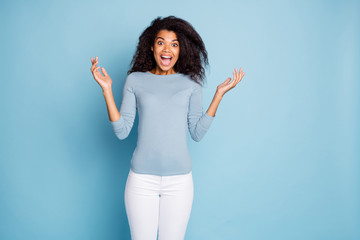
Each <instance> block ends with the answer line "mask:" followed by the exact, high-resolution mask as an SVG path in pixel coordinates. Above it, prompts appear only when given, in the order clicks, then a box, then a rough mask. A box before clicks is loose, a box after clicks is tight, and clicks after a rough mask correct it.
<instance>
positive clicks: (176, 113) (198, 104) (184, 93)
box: [110, 72, 214, 176]
mask: <svg viewBox="0 0 360 240" xmlns="http://www.w3.org/2000/svg"><path fill="white" fill-rule="evenodd" d="M136 110H137V111H138V114H139V126H138V139H137V145H136V148H135V150H134V153H133V155H132V159H131V170H133V171H134V172H136V173H143V174H153V175H159V176H169V175H176V174H186V173H189V172H190V171H191V169H192V165H191V157H190V154H189V151H188V146H187V129H189V132H190V136H191V138H192V139H193V140H195V141H197V142H198V141H200V140H201V139H202V138H203V137H204V135H205V133H206V132H207V130H208V129H209V127H210V125H211V123H212V121H213V119H214V117H212V116H210V115H208V114H207V113H206V112H205V113H203V107H202V87H201V86H200V85H199V84H198V83H196V82H194V81H193V80H191V79H190V77H189V76H187V75H184V74H181V73H175V74H170V75H156V74H152V73H150V72H133V73H131V74H129V75H128V77H127V79H126V82H125V85H124V89H123V96H122V102H121V107H120V115H121V116H120V118H119V119H118V120H117V121H115V122H111V121H110V123H111V125H112V128H113V130H114V133H115V135H116V136H117V137H118V138H119V139H120V140H123V139H125V138H126V137H127V136H128V135H129V133H130V131H131V129H132V126H133V123H134V119H135V115H136Z"/></svg>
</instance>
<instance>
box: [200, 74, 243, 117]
mask: <svg viewBox="0 0 360 240" xmlns="http://www.w3.org/2000/svg"><path fill="white" fill-rule="evenodd" d="M233 75H234V78H233V81H232V82H231V83H229V82H230V80H231V78H230V77H229V78H228V79H226V80H225V82H223V83H222V84H220V85H219V86H217V89H216V92H215V95H214V98H213V100H212V101H211V104H210V106H209V108H208V110H207V111H206V112H207V113H208V114H209V115H210V116H212V117H215V113H216V110H217V108H218V106H219V103H220V101H221V100H222V98H223V96H224V94H225V93H226V92H227V91H229V90H230V89H232V88H234V87H235V86H236V84H238V83H239V82H240V81H241V79H242V78H243V77H244V75H245V73H243V72H242V68H240V72H238V70H237V69H236V68H235V71H234V72H233Z"/></svg>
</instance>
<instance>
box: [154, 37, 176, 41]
mask: <svg viewBox="0 0 360 240" xmlns="http://www.w3.org/2000/svg"><path fill="white" fill-rule="evenodd" d="M158 38H161V39H162V40H164V41H165V39H164V38H162V37H157V38H155V40H157V39H158ZM174 41H177V39H173V40H172V42H174Z"/></svg>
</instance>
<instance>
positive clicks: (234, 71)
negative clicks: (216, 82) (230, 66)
mask: <svg viewBox="0 0 360 240" xmlns="http://www.w3.org/2000/svg"><path fill="white" fill-rule="evenodd" d="M233 75H234V80H233V81H232V83H234V82H235V81H236V73H235V71H234V72H233Z"/></svg>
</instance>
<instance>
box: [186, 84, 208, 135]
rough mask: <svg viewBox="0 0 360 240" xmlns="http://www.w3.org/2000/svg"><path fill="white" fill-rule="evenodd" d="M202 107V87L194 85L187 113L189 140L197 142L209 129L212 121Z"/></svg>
mask: <svg viewBox="0 0 360 240" xmlns="http://www.w3.org/2000/svg"><path fill="white" fill-rule="evenodd" d="M214 118H215V117H212V116H210V115H209V114H207V113H206V112H205V113H203V107H202V86H200V85H199V84H197V83H196V86H195V89H194V90H193V92H192V94H191V96H190V102H189V111H188V128H189V132H190V136H191V138H192V139H193V140H194V141H196V142H199V141H200V140H201V139H202V138H203V137H204V135H205V133H206V132H207V130H208V129H209V127H210V125H211V123H212V121H213V119H214Z"/></svg>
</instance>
